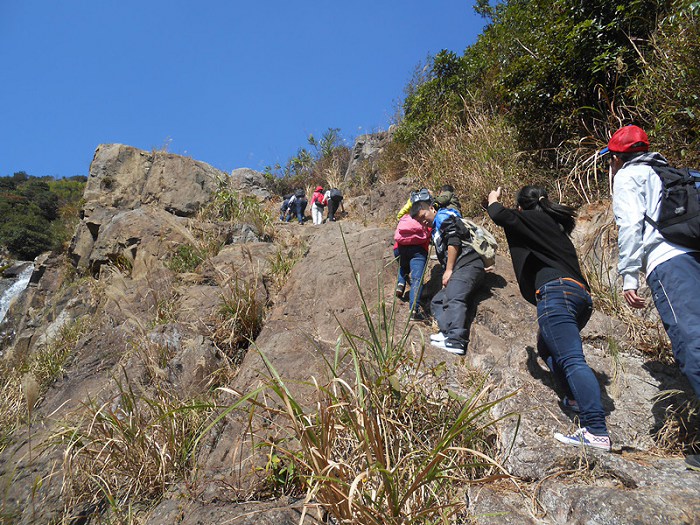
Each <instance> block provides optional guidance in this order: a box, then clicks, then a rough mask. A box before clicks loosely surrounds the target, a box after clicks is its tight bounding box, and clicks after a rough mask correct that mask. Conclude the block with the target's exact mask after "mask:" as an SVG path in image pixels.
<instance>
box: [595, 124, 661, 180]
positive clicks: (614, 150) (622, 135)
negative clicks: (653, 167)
mask: <svg viewBox="0 0 700 525" xmlns="http://www.w3.org/2000/svg"><path fill="white" fill-rule="evenodd" d="M647 151H649V137H648V136H647V134H646V133H645V132H644V130H643V129H642V128H640V127H639V126H635V125H633V124H630V125H629V126H625V127H623V128H620V129H618V130H617V131H616V132H615V133H613V135H612V137H610V141H609V142H608V146H607V147H606V148H604V149H603V150H602V151H601V154H602V155H604V154H606V153H608V152H609V153H610V174H611V175H615V173H617V171H618V170H619V169H620V168H621V167H622V166H623V165H624V164H625V162H628V161H629V160H631V159H633V158H634V157H636V156H638V155H641V154H642V153H646V152H647Z"/></svg>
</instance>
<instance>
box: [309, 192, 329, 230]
mask: <svg viewBox="0 0 700 525" xmlns="http://www.w3.org/2000/svg"><path fill="white" fill-rule="evenodd" d="M326 204H327V201H326V197H325V196H324V194H323V186H316V191H314V194H313V197H311V219H312V220H313V223H314V224H322V223H323V210H325V209H326Z"/></svg>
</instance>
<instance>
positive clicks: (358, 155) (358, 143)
mask: <svg viewBox="0 0 700 525" xmlns="http://www.w3.org/2000/svg"><path fill="white" fill-rule="evenodd" d="M391 135H392V134H391V132H389V131H380V132H378V133H370V134H367V135H360V136H359V137H357V138H356V139H355V144H354V145H353V147H352V152H351V153H350V163H349V164H348V169H347V170H346V171H345V180H346V181H350V180H352V179H354V178H355V177H357V176H359V175H363V176H364V177H366V178H367V180H369V181H374V180H375V178H376V175H377V173H378V172H379V166H378V165H377V160H378V158H379V155H380V154H381V152H382V151H384V148H386V147H387V145H388V144H389V143H390V142H391Z"/></svg>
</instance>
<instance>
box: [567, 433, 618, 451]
mask: <svg viewBox="0 0 700 525" xmlns="http://www.w3.org/2000/svg"><path fill="white" fill-rule="evenodd" d="M554 439H556V440H557V441H561V442H562V443H564V444H566V445H573V446H574V447H591V448H599V449H602V450H605V451H607V452H610V449H611V448H612V447H611V442H610V437H609V436H596V435H595V434H591V433H590V432H589V431H588V429H587V428H585V427H584V428H579V429H578V430H577V431H576V432H574V433H573V434H571V435H570V436H566V435H564V434H560V433H559V432H555V433H554Z"/></svg>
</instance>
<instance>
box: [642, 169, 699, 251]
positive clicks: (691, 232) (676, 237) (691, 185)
mask: <svg viewBox="0 0 700 525" xmlns="http://www.w3.org/2000/svg"><path fill="white" fill-rule="evenodd" d="M652 168H653V169H654V171H655V172H656V174H657V175H658V176H659V177H661V182H662V184H663V189H662V190H661V206H660V209H659V219H658V221H656V222H655V221H653V220H652V219H650V218H649V217H647V215H646V214H645V215H644V220H645V221H647V222H648V223H649V224H651V225H652V226H653V227H654V228H656V229H657V230H658V231H659V233H661V235H663V236H664V238H666V239H667V240H669V241H671V242H672V243H675V244H679V245H681V246H685V247H687V248H693V249H695V250H700V172H699V171H697V170H692V169H688V168H671V167H669V166H652Z"/></svg>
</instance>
